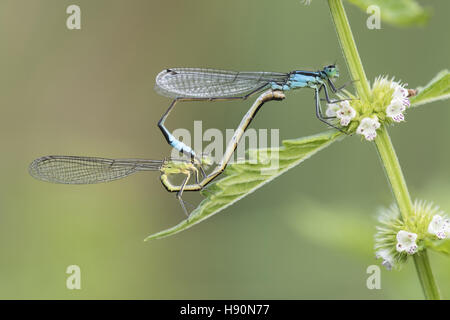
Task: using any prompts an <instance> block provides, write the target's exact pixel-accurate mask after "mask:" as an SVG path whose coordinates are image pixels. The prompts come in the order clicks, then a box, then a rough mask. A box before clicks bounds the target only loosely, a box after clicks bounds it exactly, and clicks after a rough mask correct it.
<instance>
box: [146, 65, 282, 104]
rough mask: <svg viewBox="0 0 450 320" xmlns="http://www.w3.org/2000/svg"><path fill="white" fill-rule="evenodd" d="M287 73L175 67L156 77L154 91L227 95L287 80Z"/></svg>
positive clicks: (196, 95) (175, 94)
mask: <svg viewBox="0 0 450 320" xmlns="http://www.w3.org/2000/svg"><path fill="white" fill-rule="evenodd" d="M288 77H289V74H288V73H277V72H237V71H225V70H214V69H196V68H173V69H166V70H164V71H162V72H160V73H159V74H158V75H157V76H156V85H155V90H156V91H157V92H158V93H159V94H162V95H163V96H166V97H170V98H179V97H183V98H213V97H217V98H226V97H234V96H242V95H245V94H246V93H249V92H252V91H254V90H257V89H261V90H262V89H264V88H266V87H267V86H268V85H269V83H270V82H276V83H284V82H285V81H286V80H287V79H288Z"/></svg>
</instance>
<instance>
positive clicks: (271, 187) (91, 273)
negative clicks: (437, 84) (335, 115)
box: [0, 0, 450, 299]
mask: <svg viewBox="0 0 450 320" xmlns="http://www.w3.org/2000/svg"><path fill="white" fill-rule="evenodd" d="M70 4H77V5H79V6H80V7H81V12H82V29H81V30H78V31H71V30H68V29H67V28H66V19H67V17H68V15H67V14H66V8H67V6H68V5H70ZM427 4H428V5H429V6H431V9H432V10H433V17H432V19H431V20H430V22H429V24H428V25H427V26H425V27H415V28H408V29H406V28H395V27H392V26H389V25H388V24H386V23H382V29H381V30H368V29H367V28H366V18H367V15H366V14H365V13H363V12H361V11H360V10H358V9H357V8H354V7H353V6H350V5H348V4H347V5H346V9H347V12H348V15H349V18H350V21H351V25H352V28H353V31H354V34H355V38H356V41H357V44H358V47H359V50H360V54H361V58H362V60H363V63H364V66H365V68H366V73H367V75H368V77H369V78H370V79H374V78H375V77H376V76H377V75H380V74H388V75H395V76H396V77H398V78H400V79H402V80H403V81H405V82H408V83H409V84H410V86H411V87H417V86H419V85H424V84H426V83H427V82H428V81H429V80H430V79H431V78H432V77H433V76H434V75H435V74H436V73H437V72H438V71H440V70H442V69H444V68H446V67H448V62H449V61H448V58H449V53H450V43H449V42H448V41H446V39H448V35H447V31H448V29H449V20H448V12H449V10H450V3H449V2H448V1H434V2H432V3H431V2H430V3H427ZM0 39H2V49H1V50H0V70H1V73H0V92H1V94H0V108H1V109H0V110H1V117H0V147H1V153H2V157H1V169H0V284H1V285H0V298H2V299H18V298H31V299H48V298H58V299H81V298H84V299H95V298H111V299H119V298H124V299H187V298H190V299H221V298H237V299H242V298H251V299H262V298H267V299H316V298H322V299H336V298H341V299H349V298H356V299H394V298H400V299H420V298H422V293H421V289H420V286H419V283H418V280H417V277H416V274H415V269H414V266H413V264H412V261H411V262H410V263H408V265H406V266H405V268H404V269H403V270H402V271H401V272H388V271H386V270H383V271H382V289H381V290H368V289H367V288H366V279H367V277H368V275H367V274H366V268H367V267H368V266H369V265H371V264H376V263H377V261H376V260H375V259H374V253H373V250H372V246H373V240H372V236H373V234H374V231H375V230H374V226H375V221H376V211H377V209H378V208H380V207H382V206H389V205H390V204H391V203H392V201H393V198H392V195H391V193H390V190H389V188H388V184H387V181H386V179H385V176H384V173H383V169H382V167H381V166H380V162H379V160H378V157H377V154H376V150H375V147H374V146H373V145H372V144H371V143H367V142H364V143H361V140H360V137H357V136H352V137H349V138H347V139H345V140H344V141H342V142H339V143H335V144H333V145H332V146H331V147H329V148H328V149H326V150H324V151H322V152H320V153H318V154H317V155H315V156H314V157H312V158H311V159H309V160H308V161H306V162H305V163H303V164H302V165H301V166H299V167H297V168H295V169H293V170H291V171H290V172H289V173H288V174H286V175H284V176H281V177H279V178H278V179H276V180H275V181H273V182H271V183H270V184H268V185H266V186H265V187H263V188H261V189H260V190H258V191H257V192H255V193H253V194H251V195H250V196H248V197H247V198H245V199H243V200H241V201H240V202H238V203H236V204H235V205H233V206H232V207H229V208H228V209H226V210H225V211H223V212H221V213H220V214H218V215H216V216H214V217H213V218H211V219H208V220H207V221H205V222H204V223H201V224H199V225H197V226H195V227H193V228H191V229H189V230H187V231H185V232H182V233H180V234H177V235H176V236H173V237H170V238H166V239H163V240H155V241H151V242H143V239H144V238H145V237H146V236H147V235H149V234H151V233H154V232H156V231H159V230H161V229H164V228H167V227H170V226H172V225H174V224H176V223H178V222H179V221H180V220H181V219H184V215H183V213H182V211H181V209H180V208H179V204H178V202H177V201H176V200H175V198H174V195H173V194H169V193H167V192H166V191H165V189H164V188H163V187H162V186H161V184H160V182H159V180H158V174H157V173H143V174H141V175H136V176H132V177H129V178H127V179H124V180H120V181H116V182H113V183H109V184H99V185H91V186H66V185H54V184H49V183H44V182H40V181H37V180H34V179H33V178H31V177H30V176H29V175H28V172H27V167H28V165H29V163H30V162H31V161H32V160H33V159H34V158H37V157H39V156H42V155H48V154H68V155H90V156H103V157H113V158H117V157H142V158H154V159H160V158H163V157H165V156H168V155H169V154H170V148H169V146H168V145H167V144H166V142H165V140H164V139H163V136H162V135H161V133H160V131H159V129H158V128H157V126H156V123H157V121H158V120H159V118H160V116H161V114H162V113H163V112H164V111H165V110H166V108H167V106H168V104H169V102H170V101H169V99H167V98H164V97H162V96H159V95H157V94H156V93H155V91H154V90H153V86H154V79H155V76H156V74H157V73H158V72H159V71H161V70H162V69H164V68H167V67H176V66H191V67H211V68H222V69H231V70H268V71H290V70H293V69H312V70H316V69H318V68H320V67H322V66H323V65H325V64H328V63H332V62H334V61H337V63H338V64H339V65H340V66H341V69H342V72H341V77H342V80H341V81H344V79H347V78H348V73H347V70H346V69H345V64H344V62H343V60H342V56H341V52H340V49H339V44H338V42H337V38H336V35H335V31H334V28H333V25H332V21H331V19H330V16H329V12H328V8H327V6H326V2H325V1H313V4H312V5H311V6H309V7H305V6H302V5H301V4H300V1H273V0H246V1H241V0H228V1H209V0H195V1H181V0H177V1H176V0H159V1H157V0H152V1H146V0H133V1H125V0H121V1H119V0H96V1H88V0H84V1H82V0H77V1H75V0H73V1H63V0H45V1H44V0H39V1H37V0H35V1H28V0H2V1H1V2H0ZM449 103H450V102H448V101H446V102H445V101H444V102H436V103H433V104H429V105H426V106H423V107H420V108H417V109H413V110H410V111H409V112H408V114H407V122H406V123H404V124H402V125H398V126H396V127H392V128H391V129H390V132H391V137H392V139H393V142H394V144H395V146H396V149H397V152H398V155H399V157H400V160H401V163H402V165H403V169H404V173H405V176H406V178H407V182H408V184H409V187H410V191H411V193H412V195H413V197H418V198H421V199H427V200H432V201H434V202H436V203H437V204H439V205H440V206H441V207H442V208H444V209H447V211H448V210H450V197H449V193H450V180H449V178H450V168H449V160H448V159H449V158H450V148H449V142H448V141H449V138H450V126H449V119H450V108H449ZM248 104H249V102H248V101H247V102H234V103H225V104H212V105H211V104H201V103H197V104H196V103H192V104H185V105H182V107H181V106H180V107H179V108H177V109H176V110H175V112H174V113H173V115H172V116H171V118H170V119H169V121H168V123H167V124H168V127H169V128H172V129H175V128H187V129H191V128H192V126H193V121H194V120H203V128H204V129H206V128H219V129H221V130H225V129H226V128H235V127H236V125H237V124H238V123H239V121H240V119H241V117H242V115H243V114H244V113H245V111H246V107H248ZM313 108H314V106H313V96H312V92H311V91H308V90H304V91H298V92H293V93H290V94H289V96H288V99H286V100H285V101H284V102H282V103H272V104H268V105H266V106H265V107H264V108H263V109H262V110H261V111H260V113H259V114H258V116H257V118H256V119H255V121H254V123H253V125H252V126H253V127H254V128H278V129H280V136H281V137H280V138H281V139H288V138H296V137H302V136H305V135H309V134H314V133H318V132H321V131H323V130H324V129H325V128H324V126H323V125H322V124H321V123H320V122H319V121H317V120H316V118H315V116H314V110H313ZM187 199H192V201H194V202H195V201H196V200H198V199H196V198H195V196H191V198H189V197H188V198H187ZM430 256H431V262H432V266H433V269H434V271H435V274H436V277H437V280H438V282H439V284H440V287H441V290H442V293H443V295H444V296H445V297H447V298H448V297H450V274H449V270H450V269H449V267H450V261H449V259H448V258H446V257H443V256H440V255H438V254H434V253H430ZM72 264H75V265H79V266H80V267H81V276H82V280H81V281H82V283H81V285H82V289H81V290H72V291H71V290H68V289H66V285H65V284H66V278H67V276H68V275H67V274H66V273H65V270H66V268H67V266H69V265H72Z"/></svg>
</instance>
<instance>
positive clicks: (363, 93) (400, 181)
mask: <svg viewBox="0 0 450 320" xmlns="http://www.w3.org/2000/svg"><path fill="white" fill-rule="evenodd" d="M328 5H329V7H330V12H331V16H332V18H333V21H334V25H335V27H336V32H337V35H338V38H339V42H340V44H341V48H342V51H343V53H344V58H345V61H346V62H347V66H348V68H349V70H350V75H351V77H352V80H357V81H356V82H355V87H356V91H357V93H358V95H359V97H360V98H361V99H363V100H368V99H369V97H370V87H369V82H368V81H367V78H366V74H365V72H364V68H363V66H362V63H361V58H360V57H359V54H358V49H357V48H356V44H355V40H354V39H353V34H352V31H351V29H350V24H349V22H348V19H347V15H346V14H345V10H344V6H343V5H342V0H328ZM375 145H376V147H377V149H378V154H379V155H380V159H381V161H382V164H383V166H384V168H385V171H386V175H387V178H388V180H389V183H390V185H391V189H392V192H393V193H394V197H395V199H396V201H397V204H398V207H399V209H400V212H401V214H402V218H403V219H404V220H406V219H408V217H409V216H410V215H412V214H414V211H413V210H414V209H413V204H412V201H411V197H410V195H409V192H408V188H407V186H406V182H405V178H404V177H403V172H402V169H401V167H400V163H399V162H398V158H397V155H396V153H395V150H394V146H393V145H392V142H391V139H390V137H389V134H388V132H387V130H386V127H385V126H382V127H381V128H380V129H379V130H378V135H377V138H376V139H375ZM414 264H415V266H416V270H417V275H418V277H419V281H420V284H421V286H422V290H423V293H424V295H425V298H426V299H440V294H439V289H438V287H437V285H436V281H435V279H434V276H433V273H432V271H431V266H430V262H429V260H428V255H427V252H426V250H422V251H421V252H420V253H417V254H415V255H414Z"/></svg>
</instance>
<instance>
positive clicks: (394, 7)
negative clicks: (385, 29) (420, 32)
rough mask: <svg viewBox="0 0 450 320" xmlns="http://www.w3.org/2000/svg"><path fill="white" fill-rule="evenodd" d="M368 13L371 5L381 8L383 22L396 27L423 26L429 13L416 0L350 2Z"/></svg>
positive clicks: (359, 0)
mask: <svg viewBox="0 0 450 320" xmlns="http://www.w3.org/2000/svg"><path fill="white" fill-rule="evenodd" d="M348 1H349V2H350V3H352V4H354V5H355V6H357V7H359V8H361V9H362V10H364V12H366V10H367V8H368V7H369V6H370V5H376V6H378V7H379V8H380V14H381V20H382V21H385V22H387V23H390V24H393V25H396V26H410V25H423V24H425V23H426V22H427V20H428V18H429V13H428V12H427V11H426V10H424V9H423V8H422V7H421V6H420V5H419V4H418V3H417V2H416V1H415V0H348Z"/></svg>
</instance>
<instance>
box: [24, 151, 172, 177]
mask: <svg viewBox="0 0 450 320" xmlns="http://www.w3.org/2000/svg"><path fill="white" fill-rule="evenodd" d="M163 164H164V161H162V160H141V159H105V158H93V157H79V156H45V157H41V158H39V159H36V160H34V161H33V162H32V163H31V164H30V168H29V171H30V174H31V175H32V176H33V177H35V178H36V179H39V180H44V181H49V182H53V183H65V184H90V183H99V182H108V181H111V180H116V179H120V178H123V177H126V176H129V175H130V174H133V173H135V172H137V171H143V170H150V171H154V170H159V169H160V168H161V167H162V166H163Z"/></svg>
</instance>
